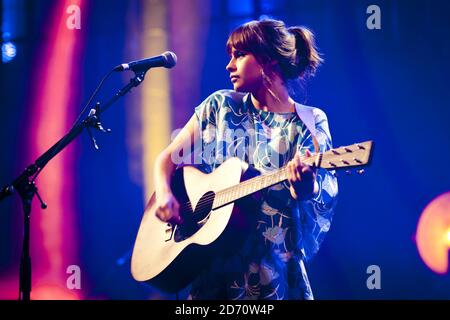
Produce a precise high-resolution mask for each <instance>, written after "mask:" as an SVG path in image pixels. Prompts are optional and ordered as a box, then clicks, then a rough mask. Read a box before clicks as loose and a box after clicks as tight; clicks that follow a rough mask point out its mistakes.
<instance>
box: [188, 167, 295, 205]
mask: <svg viewBox="0 0 450 320" xmlns="http://www.w3.org/2000/svg"><path fill="white" fill-rule="evenodd" d="M286 169H287V167H283V168H281V169H280V170H279V171H277V172H276V173H273V174H269V175H265V176H260V177H258V178H259V181H258V182H261V181H262V180H268V178H269V177H274V176H276V175H282V174H284V173H285V171H286ZM284 180H285V179H284ZM280 182H281V181H279V182H277V183H280ZM255 183H256V182H255V181H253V180H252V179H251V180H247V181H244V182H242V183H240V184H239V185H238V186H239V188H241V189H242V188H245V187H247V186H248V185H251V184H255ZM275 184H276V183H275ZM235 187H236V186H232V187H229V188H226V189H223V190H221V191H219V192H218V193H215V194H211V195H209V196H207V197H204V198H201V199H200V201H199V202H198V203H197V206H196V207H195V209H196V210H195V211H198V210H199V209H200V210H203V209H206V208H208V207H209V205H207V204H208V203H210V201H211V200H212V199H214V198H215V197H216V196H217V195H218V194H219V193H222V192H227V189H232V188H235ZM230 202H232V201H230ZM188 209H189V210H191V209H192V206H191V202H190V201H186V202H184V203H183V205H181V206H180V209H179V210H180V211H188ZM188 212H189V211H188Z"/></svg>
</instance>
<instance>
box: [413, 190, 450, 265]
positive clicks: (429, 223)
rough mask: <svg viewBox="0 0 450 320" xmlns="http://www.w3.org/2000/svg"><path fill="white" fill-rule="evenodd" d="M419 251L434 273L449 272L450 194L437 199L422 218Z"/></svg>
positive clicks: (417, 239) (418, 238) (418, 229)
mask: <svg viewBox="0 0 450 320" xmlns="http://www.w3.org/2000/svg"><path fill="white" fill-rule="evenodd" d="M416 241H417V249H418V251H419V254H420V257H421V258H422V260H423V261H424V262H425V264H426V265H427V266H428V267H429V268H430V269H431V270H433V271H434V272H436V273H440V274H444V273H447V271H448V251H449V249H450V192H446V193H444V194H442V195H440V196H439V197H437V198H435V199H434V200H433V201H431V202H430V204H428V206H427V207H426V208H425V210H424V211H423V212H422V215H421V216H420V219H419V223H418V225H417V233H416Z"/></svg>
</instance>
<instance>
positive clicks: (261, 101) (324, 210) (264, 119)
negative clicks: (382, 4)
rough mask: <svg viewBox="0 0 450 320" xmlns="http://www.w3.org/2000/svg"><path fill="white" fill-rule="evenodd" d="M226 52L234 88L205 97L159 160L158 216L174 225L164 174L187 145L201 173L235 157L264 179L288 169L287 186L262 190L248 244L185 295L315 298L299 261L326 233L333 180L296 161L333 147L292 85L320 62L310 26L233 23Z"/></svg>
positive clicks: (319, 117)
mask: <svg viewBox="0 0 450 320" xmlns="http://www.w3.org/2000/svg"><path fill="white" fill-rule="evenodd" d="M227 50H228V53H229V54H230V62H229V63H228V65H227V66H226V70H227V71H228V72H229V73H230V80H231V82H232V84H233V89H234V90H221V91H217V92H215V93H213V94H212V95H210V96H209V97H208V98H207V99H206V100H205V101H203V102H202V103H201V104H200V105H199V106H198V107H197V108H196V109H195V114H194V115H193V116H192V118H191V119H190V120H189V122H188V123H187V124H186V125H185V127H184V128H183V129H182V131H181V132H180V133H179V135H178V136H177V137H176V138H175V139H174V141H173V142H172V143H171V144H170V145H169V146H168V147H167V148H166V149H165V150H164V151H163V152H162V153H161V154H160V155H159V157H158V159H157V161H156V164H155V172H154V173H155V187H156V201H157V202H156V205H157V210H156V214H157V216H158V217H159V218H160V219H161V220H163V221H169V220H170V221H171V222H175V223H177V222H180V217H179V213H178V209H179V204H178V202H177V200H176V199H175V197H174V195H173V194H172V192H171V189H170V177H171V175H172V173H173V172H174V170H175V168H176V165H175V164H174V161H173V159H174V157H172V156H173V155H174V154H175V153H177V152H178V151H179V150H185V149H184V146H186V145H189V146H197V145H200V146H201V148H202V150H197V151H194V152H195V156H198V155H200V160H201V167H202V169H203V170H204V171H206V172H211V171H213V170H214V169H216V168H217V167H218V166H219V165H220V164H221V163H222V162H223V161H224V160H226V159H227V158H229V157H234V156H239V158H241V160H244V161H246V162H247V163H250V164H251V165H252V166H253V167H254V168H256V169H257V170H259V171H260V172H261V173H262V174H264V173H267V172H269V171H271V170H274V169H276V168H280V167H282V166H284V165H287V166H288V168H289V177H288V180H287V181H286V182H284V183H280V184H278V185H275V186H272V187H270V188H268V189H266V190H265V192H264V193H263V199H262V201H261V203H260V208H258V217H257V221H258V223H257V225H255V227H254V229H253V230H252V233H251V234H250V235H249V238H248V240H247V242H246V244H245V246H244V247H243V248H242V249H240V250H239V251H238V252H236V254H235V255H234V256H232V257H227V258H223V259H217V260H216V261H215V262H214V263H213V264H212V265H211V267H209V269H208V270H207V271H206V272H205V273H204V274H203V275H202V276H200V277H199V278H198V279H197V280H196V281H194V283H193V284H192V289H191V294H190V298H192V299H312V298H313V294H312V291H311V288H310V285H309V281H308V278H307V275H306V271H305V267H304V261H305V260H308V259H310V258H311V257H312V256H313V255H314V254H315V253H316V251H317V250H318V248H319V245H320V243H321V241H322V240H323V236H324V235H325V233H326V232H327V231H328V229H329V226H330V222H331V218H332V215H333V209H334V206H335V202H336V201H335V200H336V196H337V181H336V179H335V177H334V176H333V175H332V173H330V172H327V171H326V170H323V169H318V170H316V169H314V168H312V167H310V166H308V165H306V164H305V163H303V162H302V159H301V157H310V156H311V155H312V153H314V152H324V151H326V150H328V149H330V148H331V137H330V134H329V130H328V122H327V118H326V115H325V113H324V112H323V111H321V110H320V109H318V108H310V107H306V106H303V105H300V104H298V103H296V102H295V101H294V100H293V99H292V98H291V97H290V95H289V90H288V87H289V84H290V82H291V81H295V80H299V79H300V80H302V79H305V78H306V77H307V76H311V75H313V74H314V72H315V71H316V69H317V67H318V66H319V65H320V63H321V62H322V59H321V58H320V55H319V53H318V52H317V50H316V48H315V44H314V38H313V34H312V33H311V32H310V31H309V30H308V29H306V28H303V27H291V28H286V26H285V25H284V23H283V22H282V21H277V20H262V21H252V22H249V23H246V24H244V25H242V26H240V27H238V28H237V29H236V30H234V31H233V32H232V33H231V35H230V37H229V39H228V42H227ZM303 111H306V112H303ZM302 112H303V114H308V113H309V114H310V115H311V119H312V121H313V122H312V126H311V123H310V125H309V126H308V123H307V121H306V120H305V119H304V118H301V117H300V115H301V114H302ZM230 132H231V134H230ZM237 132H239V134H237Z"/></svg>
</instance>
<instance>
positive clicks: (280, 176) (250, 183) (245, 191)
mask: <svg viewBox="0 0 450 320" xmlns="http://www.w3.org/2000/svg"><path fill="white" fill-rule="evenodd" d="M315 160H316V158H315V157H314V158H304V159H302V162H303V163H305V164H307V165H312V164H313V163H314V161H315ZM287 178H288V169H287V167H283V168H280V169H278V170H275V171H274V172H271V173H269V174H267V175H260V176H257V177H254V178H252V179H249V180H246V181H244V182H241V183H240V184H238V185H235V186H232V187H229V188H226V189H224V190H221V191H219V192H217V193H216V196H215V199H214V203H213V209H217V208H220V207H222V206H224V205H227V204H229V203H232V202H234V201H236V200H239V199H241V198H243V197H246V196H248V195H250V194H252V193H255V192H258V191H260V190H263V189H265V188H268V187H270V186H273V185H275V184H277V183H280V182H283V181H284V180H287Z"/></svg>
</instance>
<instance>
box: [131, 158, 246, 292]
mask: <svg viewBox="0 0 450 320" xmlns="http://www.w3.org/2000/svg"><path fill="white" fill-rule="evenodd" d="M249 171H250V170H249ZM243 172H244V167H243V163H242V162H241V161H240V160H239V159H238V158H231V159H228V160H227V161H225V162H224V163H223V164H222V165H221V166H220V167H218V168H217V169H216V170H215V171H214V172H213V173H210V174H205V173H203V172H201V171H199V170H198V169H196V168H194V167H192V166H185V167H182V168H179V169H177V170H176V172H175V174H174V176H173V178H172V191H173V193H174V195H175V197H176V198H177V200H178V201H179V203H180V205H181V204H182V203H186V202H187V201H190V204H191V207H192V209H191V210H187V212H184V213H181V212H180V214H181V215H182V217H183V223H182V224H180V225H172V224H170V223H167V222H163V221H161V220H159V219H158V218H157V217H156V215H155V203H156V201H155V194H153V195H152V197H151V199H150V201H149V203H148V205H147V208H146V210H145V212H144V216H143V218H142V222H141V225H140V228H139V231H138V234H137V238H136V242H135V245H134V250H133V255H132V259H131V273H132V275H133V277H134V279H136V280H137V281H146V282H148V283H149V284H150V285H152V286H154V287H156V288H158V289H160V290H162V291H165V292H169V293H173V292H177V291H179V290H181V289H183V288H184V287H186V286H187V285H188V284H189V283H190V282H192V280H194V279H195V277H196V276H197V275H199V274H200V273H201V271H202V270H203V269H204V268H206V267H207V266H208V265H209V263H210V262H211V261H212V259H214V257H215V254H217V253H220V255H221V256H223V255H224V254H227V251H229V250H230V248H232V249H233V250H234V251H235V250H236V248H237V246H238V245H240V244H241V243H242V242H243V241H244V239H245V235H246V234H248V233H247V232H246V230H247V228H248V225H249V224H250V223H251V222H250V220H251V218H250V216H252V215H248V213H247V212H246V213H247V215H246V216H244V215H243V214H240V210H239V209H238V208H237V206H236V208H235V204H234V203H230V204H227V205H224V206H222V207H220V208H218V209H215V210H212V211H211V208H212V202H213V199H214V195H215V193H216V192H218V191H220V190H223V189H226V188H228V187H232V186H234V185H237V184H239V182H240V181H241V180H242V179H243ZM241 203H243V204H244V206H245V203H246V202H245V201H244V202H241ZM247 203H248V202H247ZM245 207H246V208H250V206H245ZM193 217H194V218H193ZM229 253H231V252H229Z"/></svg>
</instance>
